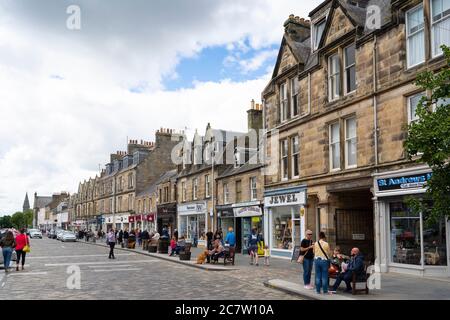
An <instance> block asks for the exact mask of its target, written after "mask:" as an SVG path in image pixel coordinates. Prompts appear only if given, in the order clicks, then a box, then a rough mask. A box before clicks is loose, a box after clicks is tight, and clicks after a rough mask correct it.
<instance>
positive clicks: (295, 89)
mask: <svg viewBox="0 0 450 320" xmlns="http://www.w3.org/2000/svg"><path fill="white" fill-rule="evenodd" d="M289 85H290V89H291V90H290V92H289V95H290V100H291V106H290V108H291V118H295V117H297V116H299V115H300V104H299V99H298V98H299V95H300V83H299V81H298V75H295V76H294V77H293V78H290V79H289ZM294 101H295V105H296V106H297V111H296V112H295V113H294Z"/></svg>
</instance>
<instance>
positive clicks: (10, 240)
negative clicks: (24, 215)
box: [0, 231, 16, 272]
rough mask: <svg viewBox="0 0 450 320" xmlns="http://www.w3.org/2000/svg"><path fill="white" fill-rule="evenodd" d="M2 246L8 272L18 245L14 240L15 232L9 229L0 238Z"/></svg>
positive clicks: (0, 245)
mask: <svg viewBox="0 0 450 320" xmlns="http://www.w3.org/2000/svg"><path fill="white" fill-rule="evenodd" d="M0 247H2V253H3V263H4V265H5V272H8V269H9V265H10V263H11V256H12V253H13V250H14V248H15V247H16V241H15V240H14V234H13V233H12V232H11V231H8V232H7V233H6V235H5V237H4V238H3V239H2V240H0Z"/></svg>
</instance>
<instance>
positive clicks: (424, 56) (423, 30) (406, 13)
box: [405, 3, 426, 69]
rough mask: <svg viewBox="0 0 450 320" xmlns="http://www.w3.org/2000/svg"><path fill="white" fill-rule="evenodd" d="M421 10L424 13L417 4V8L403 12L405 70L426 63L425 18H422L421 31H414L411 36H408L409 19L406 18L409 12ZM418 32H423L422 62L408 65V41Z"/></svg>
mask: <svg viewBox="0 0 450 320" xmlns="http://www.w3.org/2000/svg"><path fill="white" fill-rule="evenodd" d="M420 7H421V8H422V12H425V11H424V7H423V3H420V4H418V5H417V6H415V7H413V8H411V9H409V10H406V12H405V28H406V30H405V36H406V67H407V69H411V68H414V67H417V66H419V65H421V64H423V63H424V62H425V61H426V48H425V47H426V42H425V41H426V39H425V17H424V16H423V27H422V29H421V30H419V31H416V32H414V33H413V34H409V24H410V23H409V20H410V19H409V18H408V15H409V14H410V13H411V12H413V11H416V10H419V8H420ZM419 32H423V33H424V46H423V47H424V50H423V60H422V61H420V62H417V63H416V64H413V65H409V57H410V53H409V41H410V38H411V37H413V36H415V35H416V34H418V33H419Z"/></svg>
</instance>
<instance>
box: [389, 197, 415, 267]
mask: <svg viewBox="0 0 450 320" xmlns="http://www.w3.org/2000/svg"><path fill="white" fill-rule="evenodd" d="M390 212H391V250H392V261H393V262H396V263H405V264H413V265H420V264H421V262H420V259H421V249H420V215H419V214H414V213H413V212H412V211H411V210H409V209H408V208H407V207H406V205H405V204H404V203H403V202H394V203H391V204H390Z"/></svg>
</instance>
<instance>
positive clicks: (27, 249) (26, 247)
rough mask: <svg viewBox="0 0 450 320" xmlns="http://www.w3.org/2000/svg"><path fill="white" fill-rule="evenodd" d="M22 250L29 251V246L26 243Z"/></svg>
mask: <svg viewBox="0 0 450 320" xmlns="http://www.w3.org/2000/svg"><path fill="white" fill-rule="evenodd" d="M22 251H23V252H26V253H28V252H30V251H31V249H30V246H29V245H27V244H26V245H25V247H23V249H22Z"/></svg>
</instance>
